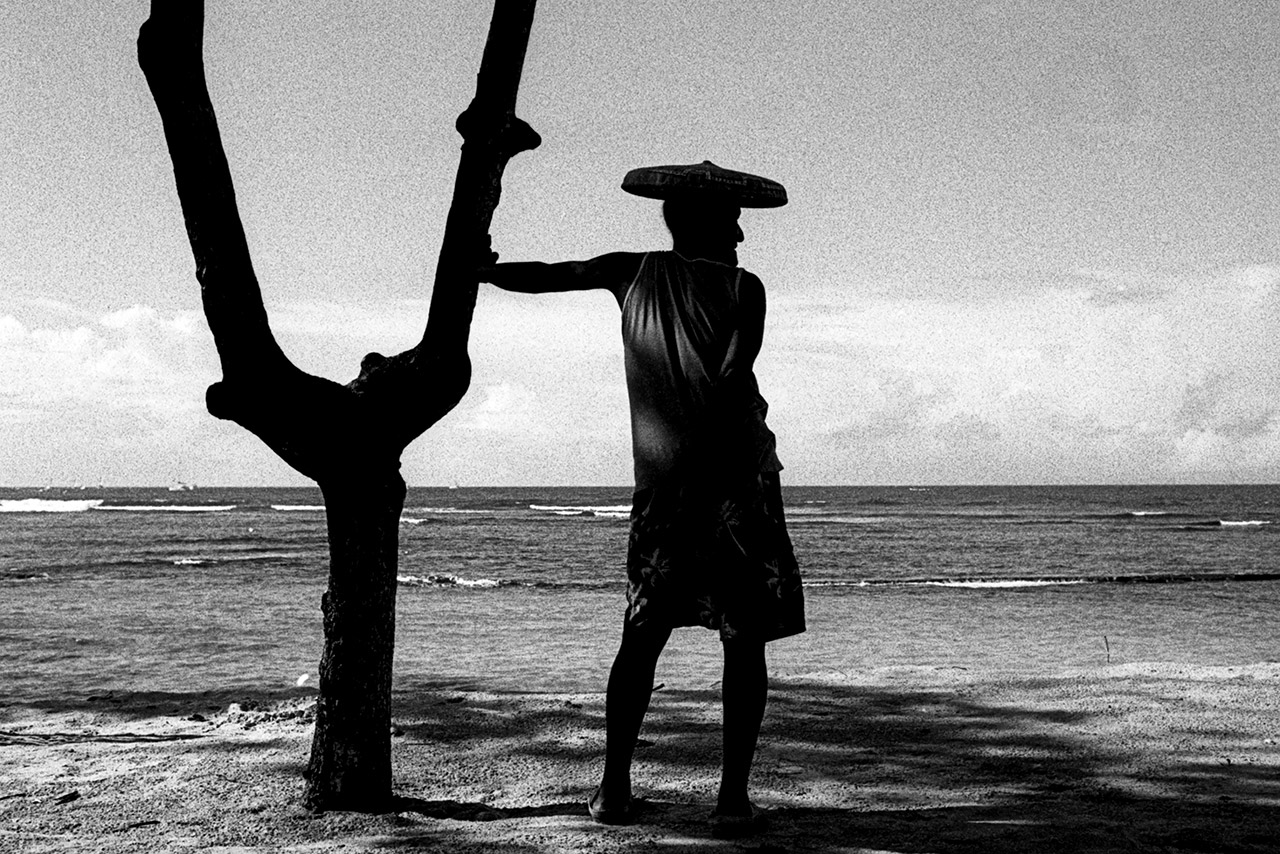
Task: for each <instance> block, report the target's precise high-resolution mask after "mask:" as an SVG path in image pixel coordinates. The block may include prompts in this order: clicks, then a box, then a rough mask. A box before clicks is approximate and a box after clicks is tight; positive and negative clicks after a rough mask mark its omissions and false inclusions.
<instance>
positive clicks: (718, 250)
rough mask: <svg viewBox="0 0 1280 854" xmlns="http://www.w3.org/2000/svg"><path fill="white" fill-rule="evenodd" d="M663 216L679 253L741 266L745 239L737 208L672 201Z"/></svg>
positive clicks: (740, 210) (717, 203)
mask: <svg viewBox="0 0 1280 854" xmlns="http://www.w3.org/2000/svg"><path fill="white" fill-rule="evenodd" d="M663 213H664V215H665V217H666V220H667V227H668V228H669V229H670V230H671V237H672V240H673V242H674V243H675V248H676V251H677V252H679V253H680V254H682V255H684V256H686V257H697V258H707V259H709V260H711V261H719V262H721V263H723V264H731V265H733V266H737V264H738V244H739V243H741V242H742V241H743V240H744V239H745V238H744V235H743V233H742V228H741V226H739V225H738V217H740V216H741V215H742V208H740V207H738V206H737V205H732V204H725V203H721V202H707V201H696V202H693V201H681V202H676V201H672V202H668V203H667V204H666V205H665V206H664V208H663Z"/></svg>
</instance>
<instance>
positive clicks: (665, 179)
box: [622, 160, 787, 208]
mask: <svg viewBox="0 0 1280 854" xmlns="http://www.w3.org/2000/svg"><path fill="white" fill-rule="evenodd" d="M622 189H624V190H626V191H627V192H628V193H631V194H632V195H636V196H644V197H645V198H646V199H718V200H722V201H725V202H730V203H732V204H735V205H737V206H738V207H740V208H780V207H782V206H783V205H785V204H786V203H787V190H786V188H785V187H783V186H782V185H781V184H779V183H778V182H777V181H771V180H770V179H768V178H761V177H760V176H759V175H749V174H747V173H746V172H735V171H734V170H732V169H724V168H722V167H720V166H717V165H716V164H714V163H712V162H711V161H710V160H704V161H702V162H701V163H693V164H690V165H688V166H644V167H641V168H640V169H632V170H631V171H630V172H628V173H627V177H625V178H623V179H622Z"/></svg>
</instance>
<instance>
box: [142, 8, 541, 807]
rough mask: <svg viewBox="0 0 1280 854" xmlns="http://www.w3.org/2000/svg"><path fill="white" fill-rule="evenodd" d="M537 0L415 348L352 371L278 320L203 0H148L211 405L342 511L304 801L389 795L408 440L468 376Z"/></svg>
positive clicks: (493, 101)
mask: <svg viewBox="0 0 1280 854" xmlns="http://www.w3.org/2000/svg"><path fill="white" fill-rule="evenodd" d="M534 5H535V0H496V3H495V6H494V12H493V21H492V23H491V25H490V30H489V38H488V41H487V43H486V45H485V51H484V57H483V59H482V62H481V67H480V73H479V76H478V79H477V84H476V97H475V99H474V100H473V101H472V103H471V105H470V106H469V107H468V108H467V110H466V111H465V112H464V113H463V114H462V115H461V116H459V118H458V130H459V131H460V132H461V134H462V136H463V139H464V142H463V146H462V155H461V160H460V163H459V167H458V177H457V181H456V184H455V186H454V198H453V203H452V205H451V207H450V210H449V215H448V219H447V221H446V226H445V236H444V240H443V242H442V246H441V249H440V259H439V262H438V265H437V268H436V277H435V286H434V291H433V294H432V299H431V308H430V313H429V317H428V321H427V327H426V331H425V333H424V335H423V338H422V341H420V342H419V343H418V344H417V346H415V347H414V348H412V349H411V350H407V351H405V352H403V353H399V354H397V355H394V356H391V357H386V356H383V355H381V354H379V353H370V354H368V355H367V356H365V357H364V359H363V360H362V361H361V363H360V373H359V376H357V377H356V379H354V380H352V381H351V382H349V383H347V384H346V385H339V384H338V383H335V382H332V381H330V380H326V379H323V378H321V377H315V376H311V375H310V374H307V373H304V372H303V371H301V370H299V369H298V368H297V367H295V366H294V364H293V363H292V362H290V361H289V358H288V357H287V356H286V355H285V354H284V352H283V351H282V350H281V349H280V346H279V344H278V343H277V342H276V340H275V337H274V336H273V335H272V333H271V328H270V325H269V323H268V321H267V313H266V309H265V308H264V306H263V302H262V294H261V292H260V290H259V287H258V281H257V278H256V277H255V275H254V272H253V265H252V263H251V261H250V257H249V249H248V244H247V243H246V241H245V236H244V229H243V226H242V225H241V222H240V215H239V212H238V209H237V207H236V199H235V191H234V188H233V186H232V180H231V172H230V169H229V167H228V165H227V159H226V155H225V153H224V151H223V148H222V141H221V137H220V135H219V133H218V125H217V120H216V118H215V115H214V110H213V105H212V103H211V101H210V99H209V91H208V87H207V85H206V81H205V73H204V58H203V40H204V3H203V0H167V1H166V0H152V5H151V15H150V17H149V18H148V20H147V21H146V22H145V23H144V24H143V25H142V28H141V30H140V31H139V34H138V62H139V65H140V66H141V67H142V71H143V74H144V75H145V76H146V79H147V84H148V86H149V87H150V89H151V93H152V96H153V98H154V99H155V103H156V107H157V109H158V110H159V112H160V118H161V121H162V123H163V125H164V134H165V141H166V143H167V145H168V148H169V155H170V158H171V159H172V161H173V171H174V179H175V182H176V184H177V191H178V199H179V201H180V202H181V204H182V213H183V217H184V218H185V220H186V228H187V236H188V238H189V240H190V242H191V251H192V254H193V255H194V257H195V262H196V279H197V280H198V281H199V282H200V291H201V298H202V301H203V304H204V312H205V316H206V317H207V318H208V321H209V328H210V329H211V330H212V332H213V336H214V342H215V344H216V346H217V350H218V357H219V360H220V361H221V365H222V381H221V382H217V383H214V384H213V385H212V386H210V387H209V389H208V391H207V392H206V395H205V400H206V404H207V406H208V409H209V412H210V413H211V414H213V415H215V416H217V417H218V418H224V419H228V420H231V421H235V422H236V423H238V424H240V425H241V426H243V427H244V428H245V429H247V430H250V431H251V432H253V433H254V434H255V435H257V436H258V437H259V438H260V439H262V441H263V442H265V443H266V444H267V445H268V446H269V447H270V448H271V449H272V450H273V451H275V452H276V453H277V454H278V455H279V456H280V457H281V458H282V459H283V460H284V461H285V462H287V463H288V464H289V465H291V466H292V467H293V468H295V469H296V470H297V471H299V472H301V473H302V474H304V475H306V476H307V477H309V478H311V479H313V480H315V481H316V482H317V483H318V484H319V486H320V489H321V492H322V493H323V495H324V501H325V508H326V513H327V517H328V525H329V552H330V568H329V589H328V591H327V592H326V593H325V594H324V598H323V603H322V610H323V613H324V635H325V645H324V652H323V656H322V658H321V663H320V696H319V700H318V704H317V711H316V728H315V737H314V741H313V742H312V747H311V759H310V762H309V764H308V768H307V790H306V795H305V799H306V803H307V805H308V806H309V807H311V808H313V809H347V810H362V811H376V810H379V809H384V808H386V807H387V806H388V805H389V804H390V803H391V797H392V793H391V743H390V727H391V662H392V653H393V651H394V646H395V596H396V555H397V544H398V539H399V524H400V512H401V510H402V509H403V506H404V497H405V484H404V481H403V479H402V478H401V477H400V455H401V453H402V451H403V450H404V448H405V447H406V446H407V445H408V444H409V443H410V442H412V441H413V440H414V439H415V438H417V437H418V436H419V435H421V434H422V433H423V432H424V431H425V430H427V428H429V427H430V426H431V425H432V424H434V423H435V422H436V421H438V420H439V419H440V418H441V417H443V416H444V415H445V414H446V413H447V412H449V410H451V409H452V408H453V407H454V406H455V405H457V403H458V401H459V400H461V398H462V396H463V394H464V393H465V392H466V390H467V386H468V384H469V383H470V378H471V363H470V360H469V358H468V356H467V340H468V336H469V332H470V327H471V316H472V312H473V311H474V308H475V299H476V276H475V269H476V266H477V264H478V263H479V262H480V261H481V260H482V259H483V257H484V254H485V251H486V248H487V238H486V235H487V234H488V230H489V223H490V221H491V219H492V216H493V211H494V208H495V207H496V206H497V204H498V198H499V195H500V192H501V179H502V173H503V169H504V168H505V167H506V164H507V161H508V160H509V159H510V158H511V157H512V156H514V155H515V154H517V153H519V152H520V151H526V150H528V149H531V148H534V147H536V146H537V145H538V143H539V142H540V140H539V138H538V135H537V134H536V133H534V131H533V130H532V129H531V128H530V127H529V126H528V125H526V124H525V123H524V122H522V121H520V120H519V119H517V118H516V117H515V112H514V111H515V102H516V93H517V90H518V87H519V83H520V72H521V68H522V65H523V62H524V54H525V48H526V46H527V45H528V39H529V30H530V28H531V26H532V22H533V12H534Z"/></svg>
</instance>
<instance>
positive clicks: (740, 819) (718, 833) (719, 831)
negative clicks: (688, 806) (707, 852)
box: [708, 801, 769, 839]
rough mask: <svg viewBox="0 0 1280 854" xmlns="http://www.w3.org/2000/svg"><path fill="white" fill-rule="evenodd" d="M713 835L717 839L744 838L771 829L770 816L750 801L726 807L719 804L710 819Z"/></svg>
mask: <svg viewBox="0 0 1280 854" xmlns="http://www.w3.org/2000/svg"><path fill="white" fill-rule="evenodd" d="M708 823H709V824H710V825H711V835H712V836H713V837H714V838H716V839H742V838H744V837H747V836H755V835H756V834H757V833H763V832H764V831H766V830H768V829H769V817H768V815H767V814H766V813H765V812H764V810H761V809H759V808H757V807H756V805H755V804H753V803H751V802H750V801H747V802H746V805H745V807H744V806H742V805H740V804H734V805H733V806H732V807H730V808H728V809H726V808H724V807H721V806H717V807H716V808H715V811H714V812H712V813H711V817H710V818H709V819H708Z"/></svg>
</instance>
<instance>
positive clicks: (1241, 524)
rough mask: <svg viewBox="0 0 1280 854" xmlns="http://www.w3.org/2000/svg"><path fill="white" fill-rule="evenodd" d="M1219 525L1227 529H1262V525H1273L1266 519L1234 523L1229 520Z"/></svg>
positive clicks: (1222, 521) (1224, 520)
mask: <svg viewBox="0 0 1280 854" xmlns="http://www.w3.org/2000/svg"><path fill="white" fill-rule="evenodd" d="M1218 524H1219V525H1223V526H1226V527H1236V528H1243V527H1261V526H1262V525H1270V524H1271V523H1270V522H1268V521H1267V520H1265V519H1245V520H1242V521H1239V522H1232V521H1229V520H1227V519H1223V520H1221V521H1220V522H1218Z"/></svg>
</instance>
